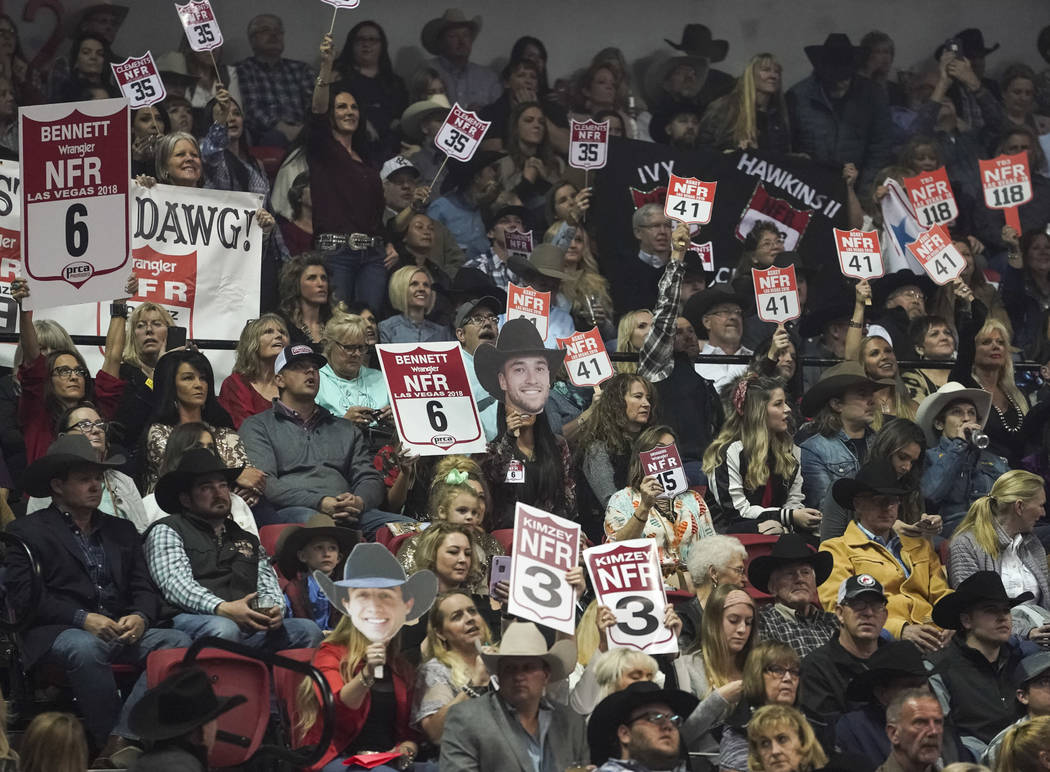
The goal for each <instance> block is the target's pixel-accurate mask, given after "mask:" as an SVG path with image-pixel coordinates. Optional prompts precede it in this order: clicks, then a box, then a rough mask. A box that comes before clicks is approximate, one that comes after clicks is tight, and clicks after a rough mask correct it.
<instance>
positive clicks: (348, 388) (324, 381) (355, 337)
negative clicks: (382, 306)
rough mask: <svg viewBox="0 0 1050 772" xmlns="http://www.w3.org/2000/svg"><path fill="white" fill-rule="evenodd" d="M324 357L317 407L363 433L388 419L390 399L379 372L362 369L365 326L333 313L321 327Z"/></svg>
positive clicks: (352, 317)
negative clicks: (378, 422) (354, 425)
mask: <svg viewBox="0 0 1050 772" xmlns="http://www.w3.org/2000/svg"><path fill="white" fill-rule="evenodd" d="M324 355H325V358H326V359H327V360H328V364H326V365H325V366H324V367H322V368H321V384H320V387H319V388H318V391H317V404H318V405H320V406H321V407H323V408H324V409H325V410H327V411H328V412H330V413H331V414H332V415H337V416H342V417H343V418H345V419H346V420H348V421H351V422H353V423H355V424H357V426H358V427H360V428H362V429H364V428H365V427H367V426H369V425H370V424H372V423H374V422H376V421H385V420H387V419H389V417H390V396H389V394H388V393H387V389H386V381H384V380H383V374H382V373H381V372H380V371H379V370H374V369H372V368H371V367H366V366H365V360H366V359H367V358H368V322H366V321H365V320H364V319H363V318H362V317H360V316H357V315H356V314H344V313H336V314H335V315H333V316H332V318H331V319H329V320H328V323H327V324H326V325H325V326H324Z"/></svg>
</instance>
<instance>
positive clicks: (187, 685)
mask: <svg viewBox="0 0 1050 772" xmlns="http://www.w3.org/2000/svg"><path fill="white" fill-rule="evenodd" d="M245 702H247V699H246V698H245V697H244V696H243V695H241V694H235V695H232V696H230V697H218V696H216V694H215V692H214V690H213V689H212V688H211V681H209V680H208V676H207V674H206V673H205V672H204V671H203V670H201V669H199V668H190V669H188V670H182V671H179V672H177V673H175V674H174V675H172V676H169V677H168V678H165V679H164V680H163V681H161V682H160V683H159V684H157V685H156V686H154V687H153V688H152V689H150V690H149V691H148V692H146V693H145V694H144V695H142V699H140V700H139V701H138V703H136V705H135V707H134V708H132V709H131V714H130V715H129V716H128V723H129V724H130V726H131V729H132V731H134V732H135V734H137V735H138V736H139V737H142V738H143V739H146V740H170V739H172V738H175V737H181V736H182V735H184V734H189V733H190V732H192V731H193V730H194V729H196V728H197V727H199V726H203V725H204V724H207V723H208V722H209V721H213V720H214V719H216V718H218V717H219V716H221V715H222V714H223V713H226V712H227V711H230V710H233V709H234V708H236V707H237V706H238V705H243V704H244V703H245Z"/></svg>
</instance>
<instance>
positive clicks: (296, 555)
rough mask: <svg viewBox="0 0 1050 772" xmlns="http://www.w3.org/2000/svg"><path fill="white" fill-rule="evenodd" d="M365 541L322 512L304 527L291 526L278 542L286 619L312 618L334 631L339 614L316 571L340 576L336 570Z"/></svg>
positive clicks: (326, 628) (278, 559) (277, 551)
mask: <svg viewBox="0 0 1050 772" xmlns="http://www.w3.org/2000/svg"><path fill="white" fill-rule="evenodd" d="M360 540H361V535H360V533H358V532H357V531H353V530H351V529H349V528H343V527H342V526H338V525H336V523H335V520H333V519H332V518H331V517H330V516H329V515H324V514H321V513H320V512H318V513H317V514H316V515H314V516H313V517H311V518H310V519H309V520H307V521H306V522H305V523H303V524H302V525H292V526H288V527H287V528H285V529H284V530H283V531H282V532H281V536H280V538H279V539H278V540H277V549H276V553H277V556H276V564H277V570H278V572H279V574H280V577H281V580H282V589H283V590H284V605H285V612H284V615H285V616H286V617H299V618H301V619H312V620H314V622H316V623H317V626H318V627H320V628H321V629H322V630H325V631H328V630H331V629H332V628H333V627H334V625H335V622H337V621H338V620H339V615H338V614H337V613H336V612H335V611H334V610H333V609H332V607H331V605H330V604H329V602H328V598H327V597H326V596H325V594H324V592H323V591H322V590H321V587H320V586H319V585H318V584H317V580H316V579H314V576H313V573H314V571H321V572H323V573H324V574H326V575H327V576H332V575H333V574H334V575H335V576H339V574H338V572H337V571H336V569H337V568H338V567H339V566H341V565H342V563H343V560H345V559H346V556H347V554H349V552H350V550H351V549H353V547H354V545H355V544H357V542H359V541H360Z"/></svg>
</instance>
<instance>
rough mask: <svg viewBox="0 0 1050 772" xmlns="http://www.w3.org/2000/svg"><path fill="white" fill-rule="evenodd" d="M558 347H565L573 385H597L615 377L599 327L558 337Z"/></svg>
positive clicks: (566, 364)
mask: <svg viewBox="0 0 1050 772" xmlns="http://www.w3.org/2000/svg"><path fill="white" fill-rule="evenodd" d="M558 347H559V348H563V349H565V369H566V371H567V372H568V373H569V380H570V381H572V385H573V386H597V385H598V384H600V383H603V382H605V381H607V380H609V379H610V378H612V377H613V366H612V360H611V359H609V353H608V352H607V351H606V350H605V342H604V341H602V336H601V334H600V333H599V332H598V328H597V327H595V328H594V329H592V330H588V331H587V332H577V333H575V334H574V335H572V336H571V337H568V338H558Z"/></svg>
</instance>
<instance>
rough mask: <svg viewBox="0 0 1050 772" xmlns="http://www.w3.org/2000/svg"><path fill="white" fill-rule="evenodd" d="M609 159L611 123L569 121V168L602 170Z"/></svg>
mask: <svg viewBox="0 0 1050 772" xmlns="http://www.w3.org/2000/svg"><path fill="white" fill-rule="evenodd" d="M608 157H609V121H608V120H606V121H603V122H602V123H597V122H595V121H591V120H586V121H577V120H575V119H570V121H569V166H571V167H573V168H574V169H601V168H602V167H603V166H605V162H606V160H608Z"/></svg>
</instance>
